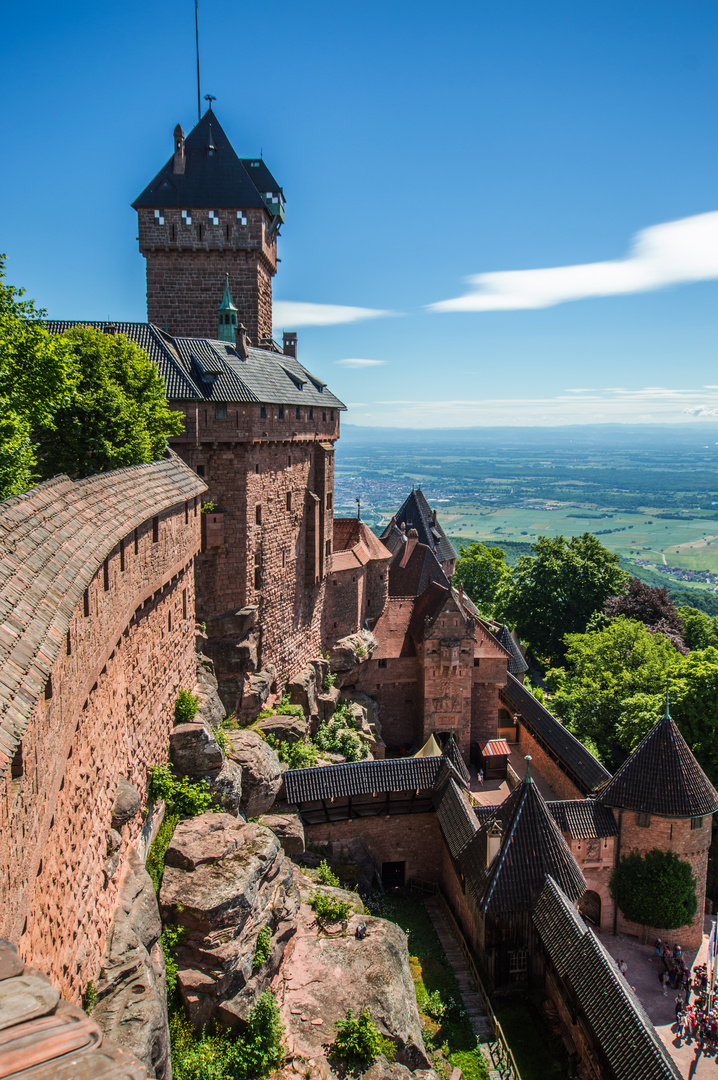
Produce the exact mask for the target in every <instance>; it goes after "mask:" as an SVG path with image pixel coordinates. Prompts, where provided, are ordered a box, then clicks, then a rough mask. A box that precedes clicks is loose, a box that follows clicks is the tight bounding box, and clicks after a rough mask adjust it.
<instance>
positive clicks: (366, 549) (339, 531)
mask: <svg viewBox="0 0 718 1080" xmlns="http://www.w3.org/2000/svg"><path fill="white" fill-rule="evenodd" d="M390 558H391V552H390V551H387V550H386V548H385V547H384V545H383V544H382V542H381V540H379V539H378V538H377V537H376V536H375V535H374V533H373V532H372V531H371V529H369V528H368V527H367V526H366V525H365V524H364V522H363V521H359V520H358V519H357V518H334V531H333V541H332V570H333V571H336V570H356V569H357V568H358V567H360V566H366V564H367V563H369V562H372V561H375V560H386V559H390Z"/></svg>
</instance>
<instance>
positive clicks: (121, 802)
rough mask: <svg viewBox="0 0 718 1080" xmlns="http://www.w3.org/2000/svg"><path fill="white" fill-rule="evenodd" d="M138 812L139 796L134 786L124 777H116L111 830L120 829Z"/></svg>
mask: <svg viewBox="0 0 718 1080" xmlns="http://www.w3.org/2000/svg"><path fill="white" fill-rule="evenodd" d="M139 812H140V796H139V793H138V791H137V788H136V787H135V786H134V784H131V783H130V781H129V780H128V779H127V777H125V776H118V777H117V788H116V789H115V801H114V803H113V804H112V828H113V829H121V828H122V826H123V825H126V824H127V822H128V821H132V818H133V817H135V816H136V815H137V814H139Z"/></svg>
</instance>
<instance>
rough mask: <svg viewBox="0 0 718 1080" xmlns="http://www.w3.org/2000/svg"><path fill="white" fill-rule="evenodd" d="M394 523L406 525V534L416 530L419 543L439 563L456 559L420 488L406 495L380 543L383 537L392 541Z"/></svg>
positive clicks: (382, 537)
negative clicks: (435, 522)
mask: <svg viewBox="0 0 718 1080" xmlns="http://www.w3.org/2000/svg"><path fill="white" fill-rule="evenodd" d="M396 523H398V524H399V525H400V526H401V525H402V524H404V525H406V531H407V532H408V531H409V529H416V531H417V533H418V534H419V540H420V542H421V543H422V544H426V545H427V546H428V547H430V548H431V550H432V551H434V552H435V553H436V557H437V559H438V560H439V562H448V561H450V560H451V559H456V558H458V555H457V553H456V552H455V551H454V548H453V547H452V545H451V543H450V541H449V540H448V538H447V536H446V533H445V532H444V530H443V529H442V527H441V525H439V524H438V522H437V524H436V525H435V524H434V515H433V513H432V511H431V507H430V506H429V504H428V502H427V501H426V499H425V497H424V494H423V492H422V490H421V488H414V489H413V490H412V491H411V492H410V493H409V494H408V495H407V497H406V499H405V500H404V503H403V505H402V507H401V509H400V510H399V511H398V512H397V514H396V517H395V518H394V519H393V520H392V521H391V522H390V523H389V525H388V526H387V527H386V529H385V530H384V533H383V534H382V536H381V537H380V539H381V540H382V542H384V537H385V536H386V538H387V539H388V540H390V541H392V529H393V528H396ZM391 550H393V548H391Z"/></svg>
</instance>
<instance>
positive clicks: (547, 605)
mask: <svg viewBox="0 0 718 1080" xmlns="http://www.w3.org/2000/svg"><path fill="white" fill-rule="evenodd" d="M533 550H534V552H535V554H534V555H522V556H521V557H520V558H519V559H518V560H517V561H516V565H515V566H514V574H513V582H512V584H511V587H510V589H509V590H508V591H507V594H506V597H505V599H504V601H503V603H502V605H501V614H502V616H503V617H504V618H505V619H506V621H507V622H509V623H511V624H513V625H515V626H516V629H517V630H518V632H519V634H520V635H521V637H522V638H523V639H524V640H525V641H527V642H528V643H529V645H530V647H531V649H532V651H533V652H534V653H535V654H536V655H537V656H538V657H540V658H542V659H550V660H551V661H552V662H553V663H554V664H555V663H557V662H558V663H560V662H561V661H562V660H563V657H564V655H565V651H566V646H565V643H564V637H565V635H566V634H573V633H580V632H582V631H584V630H585V629H586V624H587V623H588V620H589V619H590V618H591V616H592V615H593V613H594V612H595V611H599V610H601V609H602V608H603V605H604V603H605V602H606V600H607V599H608V597H609V596H616V595H617V594H618V593H620V592H621V591H622V590H623V589H624V588H625V586H626V584H627V583H628V577H629V575H628V574H627V573H626V571H625V570H621V568H620V565H619V556H618V555H614V554H613V553H612V552H610V551H608V550H607V549H606V548H605V547H604V546H603V544H601V543H600V542H599V541H598V540H597V539H596V537H595V536H592V535H591V533H584V534H583V536H572V537H571V539H570V540H566V538H565V537H563V536H556V537H547V536H542V537H541V539H540V540H539V541H538V542H537V543H536V544H534V545H533Z"/></svg>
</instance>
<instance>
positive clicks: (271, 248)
mask: <svg viewBox="0 0 718 1080" xmlns="http://www.w3.org/2000/svg"><path fill="white" fill-rule="evenodd" d="M213 213H214V216H215V217H216V218H218V219H219V221H218V224H214V222H213V220H212V219H210V216H209V211H207V210H204V209H203V210H191V211H190V216H191V219H192V223H191V224H189V225H188V224H186V222H185V220H184V219H183V218H182V211H181V210H164V211H163V212H162V217H163V219H164V224H160V223H159V222H158V221H157V219H156V218H155V213H154V210H148V209H140V210H139V211H138V225H139V242H140V251H141V252H142V254H143V255H144V256H145V258H146V260H147V317H148V319H149V321H150V322H152V323H154V324H155V325H156V326H159V327H160V328H161V329H165V328H166V329H167V330H168V331H169V333H171V334H179V335H181V336H183V337H210V338H215V337H216V336H217V328H218V315H217V309H218V307H219V305H220V303H221V301H222V294H223V292H224V284H225V275H226V274H229V283H230V290H231V293H232V297H233V300H234V302H235V304H236V305H237V311H238V317H239V322H240V323H242V324H243V325H244V326H246V328H247V330H248V331H249V336H250V338H251V339H252V341H253V343H254V344H255V345H258V344H259V343H260V342H261V339H262V337H263V336H264V335H268V336H270V337H271V334H272V277H273V276H274V274H275V273H276V271H277V241H276V234H274V236H273V237H271V238H270V236H269V231H268V224H269V217H268V215H267V213H266V212H265V211H264V210H261V209H247V210H244V211H242V214H243V217H244V219H246V224H243V223H242V218H238V217H237V211H236V210H233V209H219V208H218V209H217V210H216V211H214V212H213Z"/></svg>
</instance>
